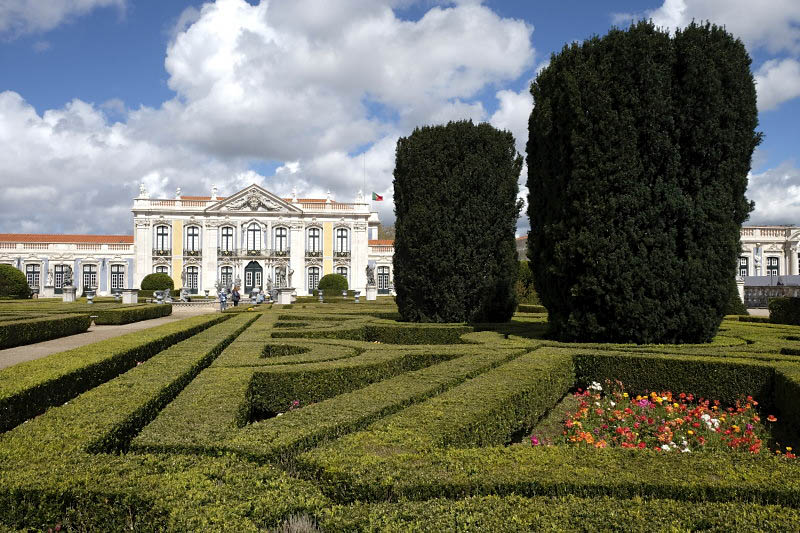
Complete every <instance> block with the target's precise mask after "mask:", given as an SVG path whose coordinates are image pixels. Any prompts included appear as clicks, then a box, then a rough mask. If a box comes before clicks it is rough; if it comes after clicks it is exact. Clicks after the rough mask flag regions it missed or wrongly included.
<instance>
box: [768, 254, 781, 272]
mask: <svg viewBox="0 0 800 533" xmlns="http://www.w3.org/2000/svg"><path fill="white" fill-rule="evenodd" d="M778 275H780V268H779V267H778V258H777V257H767V276H778Z"/></svg>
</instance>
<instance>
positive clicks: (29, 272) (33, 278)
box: [25, 264, 42, 287]
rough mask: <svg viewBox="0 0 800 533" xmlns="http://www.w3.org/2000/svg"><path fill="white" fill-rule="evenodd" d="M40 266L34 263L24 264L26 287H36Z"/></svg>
mask: <svg viewBox="0 0 800 533" xmlns="http://www.w3.org/2000/svg"><path fill="white" fill-rule="evenodd" d="M41 272H42V271H41V267H40V266H39V265H38V264H36V265H25V277H26V278H28V287H38V286H39V279H40V276H41Z"/></svg>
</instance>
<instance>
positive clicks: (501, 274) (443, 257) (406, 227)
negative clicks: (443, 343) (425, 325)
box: [394, 121, 522, 322]
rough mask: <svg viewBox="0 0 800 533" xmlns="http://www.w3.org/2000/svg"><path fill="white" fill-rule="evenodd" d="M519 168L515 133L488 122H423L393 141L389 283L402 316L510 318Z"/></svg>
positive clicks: (421, 318)
mask: <svg viewBox="0 0 800 533" xmlns="http://www.w3.org/2000/svg"><path fill="white" fill-rule="evenodd" d="M521 168H522V157H521V156H519V155H518V154H517V151H516V149H515V148H514V137H513V136H512V135H511V133H509V132H506V131H499V130H496V129H495V128H493V127H492V126H490V125H489V124H479V125H477V126H476V125H474V124H473V123H472V122H471V121H462V122H450V123H449V124H447V125H446V126H426V127H423V128H417V129H415V130H414V132H413V133H412V134H411V135H410V136H409V137H403V138H401V139H400V140H399V141H398V142H397V155H396V162H395V169H394V200H395V212H396V213H397V222H396V225H395V226H396V238H395V253H394V269H395V270H394V282H395V290H396V291H397V298H396V301H397V305H398V308H399V311H400V315H401V317H402V319H403V320H407V321H413V322H468V321H475V322H487V321H489V322H504V321H507V320H508V319H509V318H511V315H512V314H513V313H514V309H515V308H516V301H515V297H516V295H515V292H514V288H515V284H516V279H517V269H518V268H519V261H518V259H517V252H516V239H515V237H514V233H515V229H516V223H517V217H518V215H519V207H518V205H517V192H518V190H519V187H518V185H517V180H518V179H519V173H520V170H521Z"/></svg>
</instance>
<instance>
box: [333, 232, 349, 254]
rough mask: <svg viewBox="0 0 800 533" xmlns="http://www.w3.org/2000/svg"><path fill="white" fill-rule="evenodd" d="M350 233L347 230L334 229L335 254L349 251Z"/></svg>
mask: <svg viewBox="0 0 800 533" xmlns="http://www.w3.org/2000/svg"><path fill="white" fill-rule="evenodd" d="M349 233H350V232H349V231H347V228H337V229H336V251H337V252H349V251H350V239H349V238H348V237H349V235H348V234H349Z"/></svg>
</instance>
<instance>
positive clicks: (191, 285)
mask: <svg viewBox="0 0 800 533" xmlns="http://www.w3.org/2000/svg"><path fill="white" fill-rule="evenodd" d="M199 274H200V269H198V268H197V267H195V266H190V267H186V287H185V288H187V289H189V292H190V293H192V294H197V282H198V278H199Z"/></svg>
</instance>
